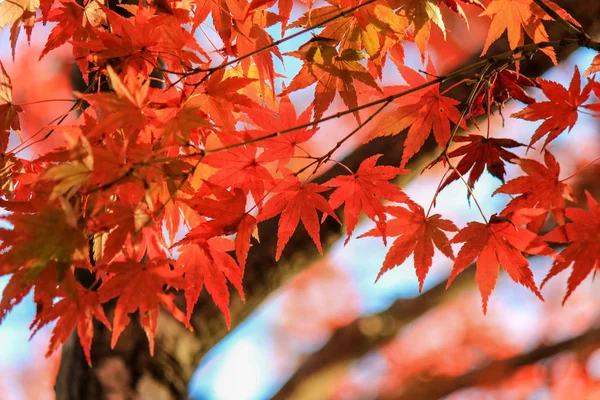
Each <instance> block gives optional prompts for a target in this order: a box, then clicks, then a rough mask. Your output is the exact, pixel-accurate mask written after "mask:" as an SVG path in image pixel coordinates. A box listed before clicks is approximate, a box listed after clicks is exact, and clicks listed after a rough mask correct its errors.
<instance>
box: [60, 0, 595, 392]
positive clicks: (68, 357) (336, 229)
mask: <svg viewBox="0 0 600 400" xmlns="http://www.w3.org/2000/svg"><path fill="white" fill-rule="evenodd" d="M557 3H560V4H561V5H562V6H564V8H565V9H567V11H569V12H570V13H571V14H572V15H573V16H574V17H575V18H576V19H577V20H578V21H580V22H581V24H582V26H583V27H584V29H586V31H587V32H590V33H595V32H597V31H598V26H597V25H598V21H599V19H598V15H599V14H600V3H599V2H587V1H584V0H577V1H566V0H563V1H557ZM550 32H551V37H554V38H556V37H560V35H561V34H562V35H564V32H562V31H561V30H560V28H558V29H557V30H554V29H551V30H550ZM563 50H564V51H563V52H562V53H561V54H559V57H561V59H564V57H565V55H566V54H568V53H569V52H570V51H573V50H574V49H571V50H570V51H567V49H563ZM491 52H494V50H491ZM476 58H478V55H473V59H476ZM473 59H472V60H468V62H466V63H465V65H468V64H470V63H472V61H473ZM527 65H528V66H530V67H531V69H527V70H526V71H524V72H525V73H526V74H527V75H528V76H539V75H541V74H542V73H543V72H545V71H546V70H547V69H548V68H550V67H551V64H550V63H549V61H548V60H547V58H543V57H542V58H540V60H539V62H531V63H527ZM467 90H468V89H467ZM454 97H456V98H457V99H459V100H460V99H465V98H466V94H465V93H464V91H463V92H462V93H458V94H455V95H454ZM404 136H405V135H398V136H394V137H386V138H381V139H377V140H374V141H372V142H371V143H369V144H367V145H364V146H361V147H359V148H357V149H356V150H355V151H354V152H353V153H352V154H350V155H349V156H348V157H346V158H345V159H344V160H343V163H344V164H345V165H347V166H348V167H350V168H351V169H353V170H355V169H356V168H357V167H358V165H359V164H360V163H361V162H362V161H363V160H364V159H365V158H367V157H369V156H371V155H374V154H383V157H382V158H381V159H380V162H381V163H382V164H392V165H397V164H398V163H399V161H400V157H401V154H402V149H403V137H404ZM433 151H435V144H434V143H433V142H431V141H430V142H428V143H427V144H426V146H424V149H423V150H422V151H421V152H420V153H419V155H417V156H415V157H414V158H413V160H412V161H411V163H410V164H409V165H408V168H409V169H412V170H417V171H418V170H420V168H421V167H422V166H423V163H424V161H428V160H431V159H432V157H431V154H432V152H433ZM340 172H341V170H340V169H339V167H338V166H335V167H333V168H331V169H330V170H329V171H328V172H326V173H325V174H324V175H321V176H320V177H319V178H318V179H317V181H319V182H324V181H326V180H327V179H329V178H331V177H332V176H335V175H337V174H339V173H340ZM342 173H343V172H342ZM412 177H414V175H408V176H407V175H405V176H403V177H402V179H403V180H404V183H406V182H407V181H408V180H409V179H411V178H412ZM259 233H260V238H261V243H260V244H256V243H255V244H254V246H253V248H252V249H251V250H250V254H249V258H248V261H247V264H246V275H245V277H244V291H245V293H246V302H245V303H243V302H242V301H241V299H240V298H239V297H238V296H232V298H231V305H230V310H231V320H232V327H235V326H237V325H238V324H240V323H241V322H242V321H243V320H244V319H245V318H246V317H247V316H248V315H249V314H250V313H251V312H253V311H254V310H255V309H256V307H257V306H258V305H259V304H260V303H261V302H262V301H263V300H264V299H266V298H267V296H268V295H270V294H271V293H273V292H274V291H275V290H276V289H278V288H279V287H281V286H282V285H283V284H284V283H285V282H286V281H288V280H289V278H291V277H292V276H294V275H295V274H296V273H298V272H299V271H301V270H303V269H304V268H306V267H307V266H308V265H310V263H311V262H312V261H313V260H315V259H316V257H317V256H318V252H317V251H316V248H315V247H314V245H313V243H312V240H311V239H310V238H309V236H308V235H307V234H306V232H305V231H304V230H303V229H299V230H298V231H297V232H296V234H295V235H294V236H293V237H292V239H291V240H290V242H289V243H288V245H287V246H286V249H285V251H284V253H283V255H282V257H281V259H280V260H279V261H278V262H276V261H275V259H274V254H275V249H276V243H277V234H276V233H277V221H276V220H270V221H266V222H264V223H262V224H260V225H259ZM341 235H342V230H341V227H340V226H339V225H338V224H337V223H335V221H333V220H332V219H331V218H328V219H327V220H326V221H325V223H324V224H323V225H322V227H321V237H322V240H323V247H324V248H328V247H329V246H330V245H331V244H332V243H334V242H335V241H336V240H337V239H339V238H340V237H341ZM109 312H110V310H109ZM191 324H192V326H193V328H194V332H193V333H192V332H189V331H187V330H186V329H185V327H184V326H183V325H181V324H180V323H178V322H176V321H175V320H174V319H173V318H172V317H170V316H169V315H167V314H166V313H163V314H161V317H160V320H159V324H158V330H157V334H156V350H155V356H154V357H150V356H149V354H148V344H147V340H146V337H145V335H144V333H143V331H142V329H141V328H140V327H139V326H138V325H137V324H136V323H135V321H134V322H132V323H131V324H130V325H129V326H128V328H127V329H125V331H124V332H123V333H122V334H121V337H120V339H119V343H118V344H117V347H116V348H115V349H114V350H111V349H110V334H111V333H110V332H109V331H108V330H106V329H105V328H103V327H101V326H97V327H96V330H95V336H94V340H93V344H92V362H93V367H92V368H89V367H88V366H87V364H86V362H85V358H84V357H83V353H82V350H81V346H80V345H79V343H77V342H78V339H77V337H76V336H72V337H71V338H70V340H69V341H68V342H67V344H65V346H64V348H63V354H62V361H61V367H60V371H59V374H58V377H57V382H56V386H55V392H56V398H57V399H58V400H78V399H82V398H85V399H87V400H95V399H115V400H117V399H146V398H150V399H153V400H163V399H164V400H167V399H169V400H170V399H183V398H187V385H188V382H189V380H190V379H191V377H192V374H193V372H194V370H195V368H196V367H197V365H198V363H199V362H200V360H201V358H202V357H203V356H204V355H205V354H206V353H207V352H208V351H209V350H210V349H211V348H212V347H213V346H214V345H215V344H216V343H217V342H218V341H220V340H221V339H223V338H224V337H225V336H226V335H227V334H228V333H229V331H228V330H227V328H226V326H225V323H224V320H223V317H222V315H221V312H220V311H219V310H218V309H217V307H216V306H215V305H214V304H213V302H212V300H211V299H210V297H209V296H208V295H207V293H206V291H204V292H203V294H202V296H201V297H200V299H199V301H198V304H197V305H196V307H195V309H194V314H193V317H192V321H191Z"/></svg>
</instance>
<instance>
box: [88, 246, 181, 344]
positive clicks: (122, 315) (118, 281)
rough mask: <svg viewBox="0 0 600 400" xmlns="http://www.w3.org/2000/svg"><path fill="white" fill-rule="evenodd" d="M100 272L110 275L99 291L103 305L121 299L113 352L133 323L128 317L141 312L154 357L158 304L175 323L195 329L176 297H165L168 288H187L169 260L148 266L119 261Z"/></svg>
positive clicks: (147, 263)
mask: <svg viewBox="0 0 600 400" xmlns="http://www.w3.org/2000/svg"><path fill="white" fill-rule="evenodd" d="M101 270H102V271H103V272H104V273H106V274H108V279H107V280H105V281H104V282H103V283H102V286H100V289H98V296H99V299H100V302H101V303H106V302H107V301H109V300H111V299H114V298H117V297H118V300H117V305H116V306H115V314H114V318H113V333H112V339H111V342H110V345H111V347H112V348H114V347H115V345H116V344H117V340H118V339H119V336H120V335H121V333H122V332H123V330H124V329H125V327H126V326H127V325H128V324H129V322H130V321H131V320H130V318H129V315H128V314H130V313H132V312H135V311H136V310H139V314H140V324H141V325H142V328H144V332H146V336H147V337H148V342H149V344H150V354H154V334H155V333H156V327H157V324H158V313H159V310H158V305H159V303H160V304H162V305H163V306H164V307H165V308H166V309H167V310H168V311H169V312H171V314H172V315H173V317H175V319H177V320H178V321H180V322H182V323H184V324H186V326H187V327H188V328H189V329H190V330H191V329H192V328H191V326H190V325H189V324H188V323H187V322H186V318H185V315H184V314H183V313H182V312H181V311H180V310H179V309H178V308H177V307H176V306H175V304H174V303H173V297H172V296H171V295H169V294H167V293H165V290H164V287H165V285H166V286H167V287H174V288H179V289H181V288H184V287H185V281H184V280H183V279H182V278H181V271H177V270H174V269H173V268H171V265H170V264H169V262H168V260H165V259H162V260H160V259H156V258H155V259H153V260H151V261H148V262H144V261H141V262H137V261H134V260H126V261H118V262H113V263H111V264H109V265H106V266H101ZM142 288H143V289H142Z"/></svg>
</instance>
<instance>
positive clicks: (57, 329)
mask: <svg viewBox="0 0 600 400" xmlns="http://www.w3.org/2000/svg"><path fill="white" fill-rule="evenodd" d="M72 285H73V286H74V288H73V289H74V290H73V289H71V293H69V295H67V296H65V297H64V298H62V299H61V300H59V301H58V302H56V303H53V304H52V306H51V308H49V309H44V310H43V312H42V313H40V314H37V315H36V317H35V319H34V320H33V322H32V323H31V327H30V329H31V330H32V334H31V336H33V335H34V334H35V333H36V332H37V331H38V330H39V329H40V328H42V327H43V326H45V325H47V324H49V323H50V322H52V321H54V320H56V325H55V326H54V328H53V329H52V336H51V337H50V344H49V346H48V351H47V353H46V357H49V356H50V355H51V354H52V353H54V352H55V351H56V350H57V349H58V348H59V346H60V345H62V344H63V343H65V342H66V341H67V339H68V338H69V337H70V336H71V332H72V331H73V329H74V328H75V327H77V335H78V336H79V342H80V343H81V347H83V353H84V354H85V359H86V360H87V363H88V365H89V366H90V367H91V366H92V357H91V355H90V351H91V348H92V339H93V338H94V317H95V318H96V319H97V320H98V321H100V322H102V323H103V324H104V326H106V327H107V328H108V329H110V323H109V322H108V319H107V318H106V314H104V309H103V308H102V305H101V304H100V301H99V300H98V293H97V292H93V291H91V290H87V289H85V288H84V287H83V286H81V285H80V284H79V283H77V282H73V283H72Z"/></svg>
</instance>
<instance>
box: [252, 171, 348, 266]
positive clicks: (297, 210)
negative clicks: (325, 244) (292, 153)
mask: <svg viewBox="0 0 600 400" xmlns="http://www.w3.org/2000/svg"><path fill="white" fill-rule="evenodd" d="M325 190H327V187H325V186H322V185H318V184H316V183H301V182H300V180H299V179H298V177H296V176H294V175H293V174H291V173H288V174H287V175H286V176H285V178H284V179H283V180H282V181H280V182H279V184H278V185H276V186H275V188H274V189H273V191H274V192H275V193H277V194H276V195H275V196H273V197H272V198H271V199H269V201H268V202H267V204H265V206H264V208H263V210H262V212H261V213H260V214H258V218H257V220H258V222H260V221H265V220H267V219H271V218H273V217H275V216H276V215H278V214H281V217H280V220H279V228H278V230H277V254H276V255H275V259H276V260H279V257H281V252H282V251H283V248H284V247H285V245H286V244H287V242H288V241H289V240H290V238H291V237H292V234H293V233H294V231H295V230H296V227H297V226H298V223H299V222H300V221H302V224H303V225H304V227H305V228H306V231H307V232H308V234H309V235H310V237H311V239H312V240H313V242H314V243H315V245H316V246H317V249H318V250H319V253H321V254H323V248H322V247H321V239H320V235H319V217H318V216H317V210H320V211H322V212H324V213H325V214H328V215H331V216H332V217H333V218H334V219H335V220H336V221H338V222H339V223H341V221H340V220H339V218H338V217H337V215H335V212H334V211H333V209H332V208H331V206H330V205H329V203H327V200H325V198H324V197H323V196H321V195H320V194H319V193H321V192H323V191H325Z"/></svg>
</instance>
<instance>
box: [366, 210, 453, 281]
mask: <svg viewBox="0 0 600 400" xmlns="http://www.w3.org/2000/svg"><path fill="white" fill-rule="evenodd" d="M409 206H410V210H408V209H406V208H403V207H395V206H390V207H386V212H387V213H389V214H391V215H393V216H394V217H396V218H395V219H393V220H391V221H389V223H388V225H387V228H388V232H387V233H388V235H389V236H398V238H397V239H396V240H395V241H394V244H392V247H390V250H389V251H388V252H387V254H386V256H385V260H384V261H383V266H382V267H381V270H380V271H379V274H377V279H376V281H377V280H379V278H381V276H382V275H383V274H384V273H386V272H387V271H389V270H391V269H392V268H394V267H395V266H397V265H400V264H402V263H403V262H404V261H406V259H407V258H408V256H409V255H411V254H413V253H414V255H413V257H414V266H415V271H416V273H417V278H418V279H419V291H421V290H422V289H423V283H424V282H425V277H426V276H427V273H428V272H429V268H430V267H431V263H432V260H433V246H434V245H435V247H437V248H438V249H439V250H440V251H441V252H442V253H443V254H444V255H445V256H446V257H449V258H451V259H453V260H454V253H453V252H452V248H451V247H450V242H449V241H448V237H447V236H446V234H445V233H444V231H446V232H455V231H458V228H457V227H456V225H454V223H453V222H452V221H449V220H447V219H442V218H441V215H440V214H435V215H432V216H430V217H428V216H425V212H424V210H423V208H422V207H421V206H419V205H417V204H414V203H412V204H410V205H409ZM366 236H377V237H379V236H381V232H380V230H379V229H377V228H375V229H371V230H370V231H368V232H367V233H364V234H363V235H361V236H359V237H366Z"/></svg>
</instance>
